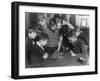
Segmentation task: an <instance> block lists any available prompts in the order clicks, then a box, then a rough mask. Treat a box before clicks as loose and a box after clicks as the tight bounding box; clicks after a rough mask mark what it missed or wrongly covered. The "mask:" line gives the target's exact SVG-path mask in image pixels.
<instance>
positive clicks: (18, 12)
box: [11, 2, 98, 79]
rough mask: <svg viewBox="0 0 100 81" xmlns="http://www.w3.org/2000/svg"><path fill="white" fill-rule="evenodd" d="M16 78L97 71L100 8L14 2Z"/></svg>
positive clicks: (12, 64) (92, 72)
mask: <svg viewBox="0 0 100 81" xmlns="http://www.w3.org/2000/svg"><path fill="white" fill-rule="evenodd" d="M11 8H12V14H11V15H12V34H11V35H12V41H11V42H12V55H11V56H12V57H11V66H12V67H11V77H12V78H13V79H25V78H42V77H57V76H72V75H87V74H97V49H98V48H97V24H98V23H97V22H98V21H97V7H96V6H81V5H67V4H66V5H64V4H63V5H62V4H49V3H31V2H12V7H11Z"/></svg>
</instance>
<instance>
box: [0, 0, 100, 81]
mask: <svg viewBox="0 0 100 81" xmlns="http://www.w3.org/2000/svg"><path fill="white" fill-rule="evenodd" d="M12 1H14V0H1V1H0V38H1V39H0V81H13V79H11V78H10V71H11V70H10V69H11V63H10V62H11V2H12ZM17 1H18V0H17ZM19 1H20V0H19ZM21 1H30V2H43V3H58V4H71V5H88V6H98V8H99V9H98V10H99V11H98V14H100V0H21ZM98 21H100V15H99V16H98ZM99 26H100V23H98V31H99V30H100V27H99ZM99 34H100V32H99ZM98 41H100V38H99V39H98ZM98 45H100V42H99V43H98ZM98 47H99V48H100V46H98ZM99 53H100V51H99ZM99 53H98V57H100V54H99ZM98 60H99V62H100V59H98ZM98 64H99V65H98V66H99V68H100V63H98ZM99 72H100V70H99ZM20 81H22V80H20ZM26 81H100V73H99V74H98V75H82V76H67V77H55V78H41V79H26Z"/></svg>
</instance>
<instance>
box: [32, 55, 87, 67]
mask: <svg viewBox="0 0 100 81" xmlns="http://www.w3.org/2000/svg"><path fill="white" fill-rule="evenodd" d="M79 57H82V58H84V59H85V60H86V61H85V62H82V61H80V60H79ZM87 60H88V58H87V56H86V55H85V54H77V56H75V57H72V56H71V55H70V54H66V55H65V56H64V59H60V60H59V59H56V60H55V59H47V60H45V63H44V65H42V67H58V66H81V65H87ZM38 67H41V65H40V66H38ZM31 68H37V67H34V66H32V67H31Z"/></svg>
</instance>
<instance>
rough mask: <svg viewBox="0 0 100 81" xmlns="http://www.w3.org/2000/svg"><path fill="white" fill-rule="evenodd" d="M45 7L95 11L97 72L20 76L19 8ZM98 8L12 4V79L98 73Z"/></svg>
mask: <svg viewBox="0 0 100 81" xmlns="http://www.w3.org/2000/svg"><path fill="white" fill-rule="evenodd" d="M21 5H24V6H43V7H56V8H73V9H89V10H95V71H89V72H76V73H59V74H43V75H26V76H19V49H18V48H19V6H21ZM97 18H98V7H97V6H83V5H67V4H66V5H65V4H49V3H33V2H32V3H31V2H12V3H11V78H13V79H26V78H43V77H59V76H74V75H89V74H97V73H98V68H97V67H98V65H97V64H98V62H97V61H98V59H97V57H98V52H97V51H98V46H97V45H98V41H97V40H98V34H97V33H98V32H97V30H98V20H97Z"/></svg>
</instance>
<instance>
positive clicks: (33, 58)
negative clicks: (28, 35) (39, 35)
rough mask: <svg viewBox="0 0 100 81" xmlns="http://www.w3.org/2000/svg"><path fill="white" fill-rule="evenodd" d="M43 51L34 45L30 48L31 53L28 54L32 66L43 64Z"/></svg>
mask: <svg viewBox="0 0 100 81" xmlns="http://www.w3.org/2000/svg"><path fill="white" fill-rule="evenodd" d="M44 54H45V51H44V50H43V49H42V48H41V47H40V46H38V45H37V44H36V43H35V44H34V45H33V46H32V51H31V53H30V62H31V64H32V65H33V66H37V65H42V64H43V62H44V59H43V55H44Z"/></svg>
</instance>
